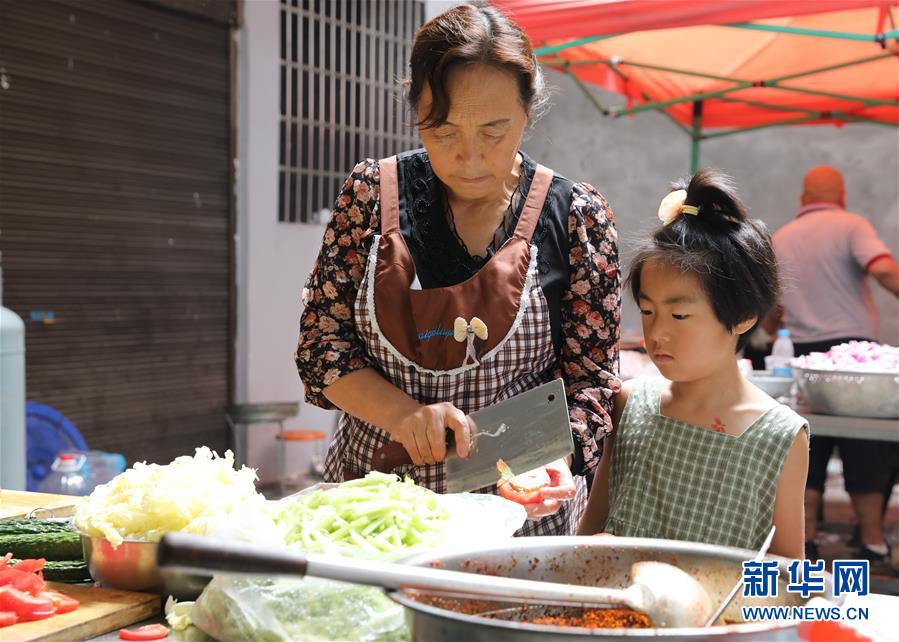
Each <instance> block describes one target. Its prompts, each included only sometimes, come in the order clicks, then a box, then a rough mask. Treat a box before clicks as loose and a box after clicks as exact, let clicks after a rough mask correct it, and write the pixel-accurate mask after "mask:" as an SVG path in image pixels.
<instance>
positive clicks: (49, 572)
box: [10, 559, 91, 583]
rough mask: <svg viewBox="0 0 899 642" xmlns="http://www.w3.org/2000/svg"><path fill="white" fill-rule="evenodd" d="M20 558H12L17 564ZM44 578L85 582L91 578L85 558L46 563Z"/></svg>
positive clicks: (52, 580)
mask: <svg viewBox="0 0 899 642" xmlns="http://www.w3.org/2000/svg"><path fill="white" fill-rule="evenodd" d="M18 561H19V560H15V559H14V560H10V564H15V563H16V562H18ZM43 573H44V579H45V580H47V581H48V582H72V583H75V582H84V581H86V580H89V579H91V574H90V572H89V571H88V570H87V564H86V563H85V562H84V560H57V561H53V562H47V563H46V564H45V565H44V571H43Z"/></svg>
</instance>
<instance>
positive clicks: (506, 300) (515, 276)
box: [324, 157, 587, 535]
mask: <svg viewBox="0 0 899 642" xmlns="http://www.w3.org/2000/svg"><path fill="white" fill-rule="evenodd" d="M379 167H380V193H381V196H380V202H379V205H378V207H380V216H381V234H379V235H375V237H374V238H373V241H372V246H371V251H370V253H369V256H368V261H367V265H366V271H365V277H364V278H363V280H362V283H361V285H360V288H359V293H358V295H357V297H356V302H355V306H354V311H355V315H356V328H357V332H358V333H359V336H360V337H361V338H362V340H363V341H364V342H365V345H366V347H367V350H368V354H369V355H370V356H371V357H372V359H373V361H374V362H375V363H376V364H377V367H378V369H379V371H380V372H381V374H383V376H384V377H385V378H386V379H387V380H388V381H390V382H391V383H393V384H394V385H395V386H397V387H398V388H400V389H402V390H404V391H405V392H406V393H407V394H408V395H410V396H411V397H413V398H414V399H416V400H417V401H418V402H419V403H422V404H431V403H438V402H442V401H448V402H450V403H452V404H453V405H455V406H456V407H457V408H459V409H460V410H461V411H462V412H464V413H466V414H468V413H471V412H474V411H476V410H480V409H481V408H485V407H487V406H489V405H491V404H494V403H497V402H498V401H501V400H503V399H506V398H508V397H511V396H513V395H516V394H518V393H520V392H524V391H525V390H529V389H530V388H533V387H534V386H537V385H539V384H542V383H546V382H547V381H550V380H552V379H553V378H554V373H555V371H556V368H557V363H556V355H555V351H554V348H553V344H552V336H551V330H550V321H549V309H548V306H547V303H546V298H545V297H544V295H543V290H542V288H541V287H540V283H539V274H538V271H537V246H536V245H532V244H531V242H530V241H531V236H532V234H533V232H534V228H535V227H536V225H537V220H538V219H539V217H540V212H541V210H542V208H543V203H544V201H545V199H546V195H547V193H548V191H549V186H550V183H551V182H552V178H553V173H552V170H550V169H547V168H545V167H543V166H541V165H538V166H537V171H536V173H535V175H534V179H533V181H532V182H531V186H530V189H529V190H528V195H527V199H526V201H525V204H524V208H523V209H522V212H521V216H520V217H519V220H518V224H517V225H516V228H515V231H514V233H513V235H512V237H511V238H510V239H509V240H508V241H507V242H506V243H505V244H504V245H503V246H502V247H501V248H500V249H499V250H498V251H497V252H496V254H495V255H494V256H493V257H492V258H491V259H490V260H489V261H488V262H487V263H486V264H485V265H484V267H482V268H481V270H480V271H479V272H478V273H477V274H476V275H474V276H473V277H471V278H469V279H468V280H466V281H463V282H462V283H459V284H456V285H453V286H450V287H444V288H431V289H428V290H420V289H411V286H412V284H413V281H414V280H415V266H414V264H413V261H412V256H411V254H410V253H409V250H408V248H407V247H406V242H405V240H404V239H403V236H402V233H401V232H400V229H399V199H398V196H397V193H398V185H397V160H396V157H391V158H388V159H384V160H382V161H380V163H379ZM459 317H461V318H462V319H465V320H466V321H467V322H468V327H467V328H462V331H463V333H464V335H465V337H464V340H460V339H462V336H454V334H457V335H458V329H457V330H456V332H455V333H454V322H455V321H456V319H457V318H459ZM475 317H477V318H478V319H480V320H481V321H483V324H484V325H485V326H486V328H487V333H486V335H487V336H486V337H485V338H483V333H479V335H480V336H478V335H477V334H476V333H474V332H473V330H472V326H473V325H474V326H476V325H477V324H476V323H472V319H474V318H475ZM466 330H467V331H466ZM388 441H390V436H389V435H388V434H387V433H386V432H384V431H382V430H380V429H378V428H375V427H374V426H372V425H370V424H368V423H366V422H364V421H362V420H361V419H358V418H356V417H353V416H351V415H349V414H347V413H344V414H343V416H342V417H341V420H340V423H339V425H338V427H337V430H336V432H335V434H334V439H333V441H332V442H331V445H330V448H329V449H328V456H327V458H326V461H325V473H324V476H325V479H326V480H327V481H332V482H340V481H344V480H345V479H346V478H347V477H348V476H349V477H361V476H363V475H365V474H366V473H367V472H368V471H370V470H371V460H372V456H373V455H374V453H375V451H377V450H378V449H379V448H380V447H381V446H383V445H384V444H386V443H387V442H388ZM394 472H395V473H397V474H398V475H401V476H405V475H408V476H409V477H411V478H412V479H413V480H415V482H416V483H417V484H420V485H422V486H425V487H427V488H430V489H431V490H433V491H435V492H439V493H443V492H446V470H445V465H444V463H443V462H440V463H437V464H432V465H428V466H413V465H411V464H409V465H405V466H400V467H398V468H396V469H395V471H394ZM521 472H524V471H521ZM575 483H576V485H577V489H578V493H577V497H576V498H575V499H574V500H572V501H570V502H566V503H565V504H564V505H563V506H562V508H561V509H560V510H559V512H557V513H556V514H555V515H551V516H549V517H545V518H543V519H540V520H536V521H529V522H527V523H526V524H525V525H524V526H523V527H522V528H521V529H520V530H519V531H518V532H517V533H516V534H517V535H567V534H571V533H574V532H575V529H576V527H577V521H578V520H579V519H580V516H581V514H582V513H583V510H584V507H585V506H586V500H587V491H586V485H585V483H584V479H583V477H576V478H575ZM478 492H488V493H495V492H496V486H491V487H488V488H484V489H481V490H480V491H478Z"/></svg>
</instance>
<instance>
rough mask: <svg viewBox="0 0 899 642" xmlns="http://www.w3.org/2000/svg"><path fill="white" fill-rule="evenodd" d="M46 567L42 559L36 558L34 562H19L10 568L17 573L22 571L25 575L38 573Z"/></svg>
mask: <svg viewBox="0 0 899 642" xmlns="http://www.w3.org/2000/svg"><path fill="white" fill-rule="evenodd" d="M46 565H47V560H45V559H44V558H43V557H41V558H38V559H36V560H33V559H32V560H20V561H18V562H16V563H15V564H13V565H12V566H11V567H10V568H14V569H15V570H17V571H23V572H25V573H39V572H40V571H43V570H44V566H46Z"/></svg>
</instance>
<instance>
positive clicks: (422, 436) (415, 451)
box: [390, 402, 475, 466]
mask: <svg viewBox="0 0 899 642" xmlns="http://www.w3.org/2000/svg"><path fill="white" fill-rule="evenodd" d="M447 428H449V429H450V430H452V431H453V433H454V435H455V440H456V453H457V454H458V455H459V457H468V454H469V447H470V445H471V436H472V435H473V434H474V432H475V426H474V423H473V422H472V421H471V419H469V418H468V416H467V415H466V414H465V413H464V412H462V411H461V410H459V409H458V408H456V407H455V406H454V405H453V404H451V403H449V402H441V403H434V404H430V405H427V406H419V407H418V408H417V409H416V410H414V411H413V412H412V413H410V414H408V415H406V416H405V417H403V418H402V419H401V420H400V422H399V424H398V425H397V427H396V428H395V429H394V430H392V431H391V434H390V436H391V437H392V438H393V440H394V441H398V442H400V443H401V444H402V445H403V447H404V448H405V449H406V452H408V453H409V457H410V458H411V459H412V463H413V464H415V465H416V466H423V465H426V464H434V463H437V462H438V461H443V460H444V459H446V429H447Z"/></svg>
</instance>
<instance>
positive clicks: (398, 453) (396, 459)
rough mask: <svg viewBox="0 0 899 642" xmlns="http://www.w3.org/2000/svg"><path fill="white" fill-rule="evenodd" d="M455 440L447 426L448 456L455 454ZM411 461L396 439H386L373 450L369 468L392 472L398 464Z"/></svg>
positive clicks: (402, 464)
mask: <svg viewBox="0 0 899 642" xmlns="http://www.w3.org/2000/svg"><path fill="white" fill-rule="evenodd" d="M455 448H456V440H455V433H454V432H453V431H452V430H450V429H449V428H447V429H446V454H447V456H448V457H449V456H450V455H451V454H455ZM411 463H412V457H410V456H409V453H408V452H407V451H406V448H405V447H404V446H403V444H401V443H400V442H398V441H388V442H387V443H386V444H384V445H383V446H381V447H380V448H378V449H377V450H376V451H375V454H374V455H372V458H371V469H372V470H376V471H378V472H379V473H392V472H393V471H394V470H396V469H397V468H399V467H400V466H405V465H409V464H411Z"/></svg>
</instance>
